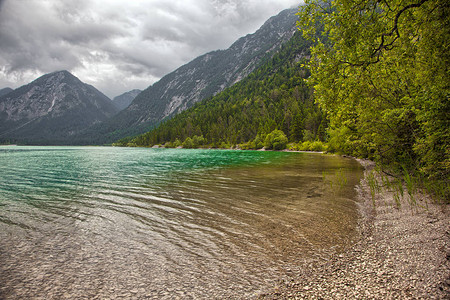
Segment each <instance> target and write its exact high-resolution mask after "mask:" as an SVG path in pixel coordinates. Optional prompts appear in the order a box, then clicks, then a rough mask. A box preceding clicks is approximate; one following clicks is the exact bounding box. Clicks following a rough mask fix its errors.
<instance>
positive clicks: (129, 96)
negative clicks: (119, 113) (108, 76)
mask: <svg viewBox="0 0 450 300" xmlns="http://www.w3.org/2000/svg"><path fill="white" fill-rule="evenodd" d="M140 92H142V91H141V90H138V89H135V90H131V91H129V92H126V93H123V94H122V95H119V96H117V97H114V99H113V100H112V101H113V103H114V105H115V106H116V107H117V109H118V110H123V109H125V108H127V107H128V106H129V105H130V104H131V102H133V100H134V98H136V96H137V95H139V93H140Z"/></svg>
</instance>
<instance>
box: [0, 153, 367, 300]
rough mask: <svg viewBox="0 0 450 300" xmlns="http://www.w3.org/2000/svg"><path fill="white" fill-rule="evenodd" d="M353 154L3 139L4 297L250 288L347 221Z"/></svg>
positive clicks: (166, 294) (341, 232)
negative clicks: (10, 142)
mask: <svg viewBox="0 0 450 300" xmlns="http://www.w3.org/2000/svg"><path fill="white" fill-rule="evenodd" d="M361 174H362V171H361V168H360V167H359V165H358V163H357V162H355V161H354V160H351V159H344V158H340V157H335V156H326V155H320V154H306V153H286V152H260V151H224V150H187V149H186V150H185V149H135V148H112V147H14V146H3V147H0V238H1V240H0V298H6V299H16V298H29V297H31V298H33V297H34V298H39V297H44V298H64V297H68V298H93V297H99V298H107V297H124V298H132V297H136V298H148V297H150V298H151V297H154V298H174V297H175V298H176V297H181V298H205V299H206V298H211V297H213V298H230V297H232V298H249V297H252V296H255V295H257V294H258V293H261V292H262V291H264V290H266V289H270V288H271V287H273V286H274V285H275V283H276V281H277V280H278V279H279V278H281V277H283V276H289V273H290V272H293V271H294V270H295V269H296V268H300V267H301V262H302V261H305V260H307V259H314V257H317V256H319V255H323V253H326V252H327V251H339V249H345V247H346V246H347V245H348V244H350V243H351V242H352V240H353V239H354V238H355V235H356V221H357V210H356V203H355V190H354V187H355V185H356V184H357V183H358V182H359V179H360V176H361Z"/></svg>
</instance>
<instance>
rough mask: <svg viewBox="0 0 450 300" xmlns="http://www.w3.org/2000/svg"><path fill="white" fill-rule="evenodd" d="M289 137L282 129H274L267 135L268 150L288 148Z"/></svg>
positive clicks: (265, 145) (265, 141)
mask: <svg viewBox="0 0 450 300" xmlns="http://www.w3.org/2000/svg"><path fill="white" fill-rule="evenodd" d="M287 143H288V138H287V137H286V135H285V134H284V132H283V131H281V130H274V131H272V132H271V133H269V134H268V135H267V136H266V139H265V140H264V147H265V148H266V149H268V150H270V149H273V150H283V149H286V145H287Z"/></svg>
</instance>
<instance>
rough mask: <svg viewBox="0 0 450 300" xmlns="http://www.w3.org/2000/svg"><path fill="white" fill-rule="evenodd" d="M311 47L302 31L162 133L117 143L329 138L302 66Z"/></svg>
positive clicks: (253, 144) (226, 143)
mask: <svg viewBox="0 0 450 300" xmlns="http://www.w3.org/2000/svg"><path fill="white" fill-rule="evenodd" d="M310 46H311V43H310V42H308V41H305V40H304V39H303V38H302V37H301V34H300V32H297V33H296V34H295V35H294V36H293V37H292V38H291V40H290V41H289V42H287V43H285V44H284V45H283V46H282V48H281V50H280V51H279V52H278V53H277V54H275V55H274V57H273V58H272V59H271V60H269V61H267V62H266V63H265V64H263V65H262V66H261V67H260V68H258V69H257V70H255V71H254V72H253V73H252V74H250V75H249V76H248V77H246V78H245V79H243V80H242V81H240V82H239V83H237V84H235V85H233V86H232V87H229V88H227V89H225V90H224V91H223V92H221V93H219V94H217V95H215V96H213V97H211V98H208V99H205V100H203V101H201V102H199V103H196V104H195V105H194V106H193V107H191V108H189V109H187V110H185V111H183V112H182V113H180V114H178V115H176V116H174V117H173V118H172V119H170V120H167V121H164V122H162V123H161V125H160V126H158V127H157V128H156V129H154V130H152V131H150V132H148V133H146V134H143V135H140V136H138V137H136V138H134V139H130V138H125V139H123V140H121V141H119V142H118V143H117V144H121V145H136V146H153V145H156V144H162V145H164V144H165V145H166V146H168V147H177V146H180V145H181V143H183V142H184V143H183V146H184V147H191V146H192V145H194V144H196V145H197V146H198V145H208V147H209V146H212V147H223V148H229V147H230V146H232V145H237V144H243V143H247V144H246V145H243V147H248V148H261V147H262V146H263V144H262V142H263V141H264V139H265V137H266V136H267V135H268V134H269V133H270V132H272V131H273V130H275V129H278V130H281V131H283V133H284V134H285V135H286V137H287V139H288V141H289V142H303V141H312V140H317V139H323V138H324V136H325V131H324V130H325V128H326V120H325V118H324V117H323V115H322V113H321V111H320V109H319V107H318V105H317V104H316V103H315V102H314V98H313V96H312V93H311V88H310V87H309V86H308V85H307V84H306V81H305V78H308V77H309V76H310V73H309V71H308V70H307V69H305V68H303V67H302V66H301V64H302V63H305V62H306V61H307V60H308V59H309V55H310V50H309V49H310Z"/></svg>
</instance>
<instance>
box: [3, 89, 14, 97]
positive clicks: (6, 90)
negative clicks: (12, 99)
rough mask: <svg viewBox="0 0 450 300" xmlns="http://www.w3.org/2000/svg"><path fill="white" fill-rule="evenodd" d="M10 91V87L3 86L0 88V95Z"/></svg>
mask: <svg viewBox="0 0 450 300" xmlns="http://www.w3.org/2000/svg"><path fill="white" fill-rule="evenodd" d="M12 91H14V90H13V89H12V88H9V87H6V88H4V89H1V90H0V97H2V96H4V95H6V94H9V93H11V92H12Z"/></svg>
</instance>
